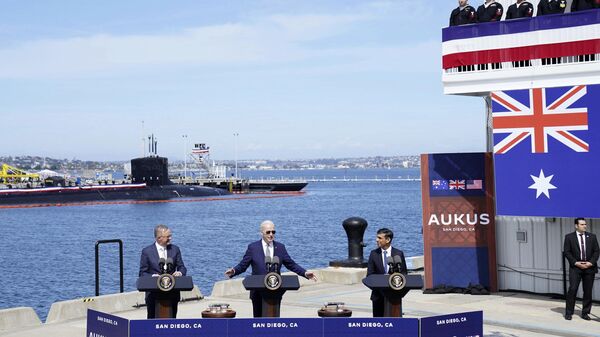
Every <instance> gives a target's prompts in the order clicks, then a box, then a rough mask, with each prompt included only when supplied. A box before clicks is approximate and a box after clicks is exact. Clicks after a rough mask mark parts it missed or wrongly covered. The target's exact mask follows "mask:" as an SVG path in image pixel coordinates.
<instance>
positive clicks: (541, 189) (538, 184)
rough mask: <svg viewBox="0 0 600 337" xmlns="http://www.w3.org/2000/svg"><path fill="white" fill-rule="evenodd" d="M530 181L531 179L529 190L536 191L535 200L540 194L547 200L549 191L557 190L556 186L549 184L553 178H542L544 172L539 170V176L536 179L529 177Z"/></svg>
mask: <svg viewBox="0 0 600 337" xmlns="http://www.w3.org/2000/svg"><path fill="white" fill-rule="evenodd" d="M529 176H530V177H531V179H533V184H532V185H531V186H529V188H530V189H532V190H536V193H535V198H536V199H537V198H539V196H540V195H542V193H544V195H546V197H547V198H548V199H550V190H553V189H555V188H557V187H556V186H554V185H552V184H550V180H552V178H553V177H554V174H553V175H550V176H547V177H546V176H544V170H540V175H539V176H538V177H536V176H534V175H529Z"/></svg>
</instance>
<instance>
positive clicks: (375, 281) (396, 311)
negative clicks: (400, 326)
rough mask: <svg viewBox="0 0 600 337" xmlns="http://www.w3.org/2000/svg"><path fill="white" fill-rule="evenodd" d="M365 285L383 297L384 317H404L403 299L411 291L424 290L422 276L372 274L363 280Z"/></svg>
mask: <svg viewBox="0 0 600 337" xmlns="http://www.w3.org/2000/svg"><path fill="white" fill-rule="evenodd" d="M362 282H363V284H364V285H366V286H367V287H368V288H369V289H371V290H373V291H378V292H379V293H381V294H382V295H383V316H384V317H402V298H403V297H404V296H406V294H407V293H408V291H409V290H410V289H422V288H423V277H422V276H421V275H404V274H400V273H394V274H391V275H388V274H385V275H382V274H372V275H369V276H367V277H365V278H364V279H363V280H362Z"/></svg>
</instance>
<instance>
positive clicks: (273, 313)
mask: <svg viewBox="0 0 600 337" xmlns="http://www.w3.org/2000/svg"><path fill="white" fill-rule="evenodd" d="M242 284H243V285H244V288H246V290H250V291H257V292H259V293H260V295H261V297H262V315H263V317H279V310H280V307H281V298H282V297H283V294H284V293H285V292H286V291H288V290H298V289H300V281H299V280H298V276H296V275H279V274H277V273H268V274H266V275H250V276H247V277H246V278H244V280H243V281H242Z"/></svg>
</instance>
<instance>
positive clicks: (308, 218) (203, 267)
mask: <svg viewBox="0 0 600 337" xmlns="http://www.w3.org/2000/svg"><path fill="white" fill-rule="evenodd" d="M243 175H244V176H245V177H249V176H252V177H255V178H269V177H275V178H280V177H289V178H313V177H314V178H318V179H327V178H334V177H335V178H338V179H341V178H343V177H346V178H358V179H360V178H370V179H372V178H376V177H377V178H384V179H385V178H398V177H402V178H406V177H413V178H417V177H419V170H418V169H392V170H383V169H382V170H376V169H369V170H310V171H295V170H294V171H250V172H243ZM305 191H306V193H305V194H303V195H300V196H293V197H283V198H272V199H243V200H236V199H231V200H216V201H201V200H200V199H197V201H193V202H168V203H150V204H119V205H117V204H115V205H97V206H68V207H46V208H32V209H27V208H22V209H2V210H0V224H2V226H3V232H4V233H5V236H4V240H3V242H2V243H1V244H0V258H1V259H2V261H3V262H4V266H5V267H4V273H5V275H7V277H9V280H10V282H4V283H3V285H2V287H0V309H4V308H9V307H17V306H29V307H33V308H34V309H35V310H36V311H37V313H38V315H40V317H41V318H42V319H45V317H46V315H47V313H48V309H49V308H50V305H51V304H52V303H53V302H55V301H60V300H68V299H73V298H78V297H87V296H94V294H95V283H94V282H95V281H94V246H95V242H96V241H97V240H103V239H121V240H123V243H124V261H125V267H124V273H125V275H124V281H125V291H132V290H135V281H136V279H137V274H138V267H139V256H140V252H141V250H142V248H143V247H145V246H147V245H149V244H152V243H153V232H152V231H153V228H154V226H155V225H156V224H158V223H164V224H167V225H168V226H170V227H171V229H172V230H173V232H174V235H173V243H175V244H177V245H178V246H179V247H180V248H181V250H182V253H183V259H184V262H185V264H186V266H187V268H188V275H191V276H192V277H193V278H194V283H195V284H197V285H198V286H199V287H200V289H201V290H202V292H203V293H204V294H205V295H210V292H211V290H212V286H213V283H214V282H215V281H219V280H222V279H224V276H223V272H224V271H225V270H226V269H227V268H228V267H231V266H233V265H235V264H236V263H237V262H238V261H239V260H240V259H241V257H242V255H243V254H244V252H245V249H246V246H247V244H248V243H250V242H252V241H254V240H258V239H259V237H260V236H259V233H258V226H259V224H260V222H262V221H263V220H265V219H271V220H273V221H274V222H275V224H276V227H277V236H276V240H277V241H281V242H283V243H285V244H286V246H287V248H288V251H289V253H290V255H291V256H292V257H293V258H294V260H296V262H298V263H299V264H300V265H302V266H303V267H305V268H323V267H326V266H327V265H328V263H329V261H331V260H339V259H345V258H346V257H347V239H346V235H345V232H344V230H343V228H342V225H341V224H342V221H343V220H344V219H346V218H348V217H351V216H359V217H362V218H365V219H366V220H367V221H368V222H369V226H368V227H367V230H366V232H365V242H366V243H367V247H366V248H365V253H364V256H365V257H368V252H369V250H371V249H373V248H375V240H374V238H375V232H376V230H377V229H378V228H380V227H384V226H385V227H389V228H391V229H392V230H393V231H394V233H395V235H396V237H395V239H394V246H397V247H400V248H401V249H403V250H404V252H405V254H406V255H407V256H414V255H422V252H423V239H422V236H421V218H422V213H421V187H420V182H419V181H369V182H366V181H365V182H361V181H351V182H315V183H310V184H309V185H308V187H307V188H306V189H305ZM100 262H101V263H100V264H101V272H100V274H101V276H100V280H101V282H100V292H101V294H108V293H114V292H118V291H119V274H118V270H119V264H118V246H117V245H102V246H101V249H100Z"/></svg>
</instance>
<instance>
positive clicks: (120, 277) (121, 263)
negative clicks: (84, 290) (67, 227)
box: [95, 239, 123, 296]
mask: <svg viewBox="0 0 600 337" xmlns="http://www.w3.org/2000/svg"><path fill="white" fill-rule="evenodd" d="M104 243H118V244H119V281H120V283H119V284H120V290H121V291H120V292H123V241H121V240H120V239H112V240H98V241H96V247H95V252H96V296H99V295H100V259H99V255H100V254H99V246H100V245H101V244H104Z"/></svg>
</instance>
